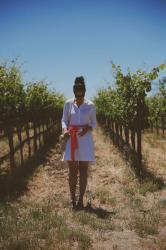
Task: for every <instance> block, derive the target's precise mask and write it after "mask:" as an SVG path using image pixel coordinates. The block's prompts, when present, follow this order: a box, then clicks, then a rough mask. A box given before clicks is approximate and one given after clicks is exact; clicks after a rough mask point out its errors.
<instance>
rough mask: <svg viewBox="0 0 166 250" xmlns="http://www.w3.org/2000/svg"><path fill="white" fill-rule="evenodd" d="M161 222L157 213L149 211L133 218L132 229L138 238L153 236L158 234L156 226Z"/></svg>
mask: <svg viewBox="0 0 166 250" xmlns="http://www.w3.org/2000/svg"><path fill="white" fill-rule="evenodd" d="M160 220H161V215H160V213H159V212H157V211H154V210H150V211H147V212H143V214H141V215H136V216H135V217H134V223H133V228H134V230H135V231H136V232H137V233H138V235H139V236H141V237H144V236H146V235H155V234H157V233H158V225H159V223H160Z"/></svg>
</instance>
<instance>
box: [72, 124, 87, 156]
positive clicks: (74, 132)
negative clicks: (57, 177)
mask: <svg viewBox="0 0 166 250" xmlns="http://www.w3.org/2000/svg"><path fill="white" fill-rule="evenodd" d="M86 126H87V125H70V126H69V128H68V132H69V134H70V138H71V160H72V161H74V154H75V150H76V149H77V148H78V141H77V132H78V131H79V129H80V128H84V127H86Z"/></svg>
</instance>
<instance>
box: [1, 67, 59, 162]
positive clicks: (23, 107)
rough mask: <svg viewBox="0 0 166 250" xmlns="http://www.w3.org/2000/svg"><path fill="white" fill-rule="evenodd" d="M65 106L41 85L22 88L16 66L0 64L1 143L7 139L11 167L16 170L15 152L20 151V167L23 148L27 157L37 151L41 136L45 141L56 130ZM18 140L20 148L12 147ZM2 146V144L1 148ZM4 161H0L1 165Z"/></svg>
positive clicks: (37, 83)
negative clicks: (55, 127)
mask: <svg viewBox="0 0 166 250" xmlns="http://www.w3.org/2000/svg"><path fill="white" fill-rule="evenodd" d="M63 103H64V96H63V95H61V94H59V93H57V92H56V91H50V90H49V89H48V86H47V84H46V83H44V82H43V81H37V82H34V83H32V82H29V83H28V84H24V83H23V80H22V74H21V71H20V69H19V67H18V66H17V65H15V63H12V64H10V65H7V64H3V65H2V66H1V67H0V142H1V141H2V140H3V139H4V138H7V140H8V144H9V150H10V153H9V158H10V166H11V167H14V166H15V157H14V155H15V152H16V150H17V149H19V150H20V156H21V164H23V162H24V159H23V145H24V144H25V143H27V144H28V151H29V152H28V155H29V157H30V156H31V153H32V148H31V147H32V146H31V143H30V142H31V140H33V152H36V151H37V149H38V143H37V141H38V140H39V142H41V135H42V136H43V138H45V139H46V138H47V136H48V134H49V131H50V130H52V129H53V127H54V126H56V125H57V126H58V124H59V122H60V119H61V115H62V108H63ZM15 136H17V138H18V141H19V146H18V145H17V146H16V145H15V143H14V138H15ZM0 145H1V144H0ZM3 159H4V157H2V156H1V157H0V162H1V161H3Z"/></svg>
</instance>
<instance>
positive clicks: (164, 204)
mask: <svg viewBox="0 0 166 250" xmlns="http://www.w3.org/2000/svg"><path fill="white" fill-rule="evenodd" d="M158 207H159V208H166V199H160V200H159V201H158Z"/></svg>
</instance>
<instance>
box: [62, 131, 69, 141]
mask: <svg viewBox="0 0 166 250" xmlns="http://www.w3.org/2000/svg"><path fill="white" fill-rule="evenodd" d="M63 135H64V138H65V139H68V138H69V137H70V134H69V131H68V130H67V129H66V130H64V131H63Z"/></svg>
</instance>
